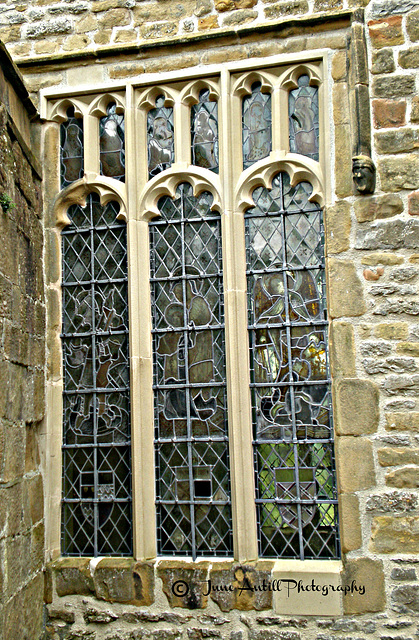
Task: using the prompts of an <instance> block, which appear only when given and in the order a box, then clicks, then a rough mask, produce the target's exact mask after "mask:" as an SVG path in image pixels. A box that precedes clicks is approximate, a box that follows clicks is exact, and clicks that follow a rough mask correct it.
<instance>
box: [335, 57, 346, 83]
mask: <svg viewBox="0 0 419 640" xmlns="http://www.w3.org/2000/svg"><path fill="white" fill-rule="evenodd" d="M347 73H348V58H347V55H346V51H337V52H336V53H335V54H334V56H333V58H332V78H333V80H334V81H335V82H339V81H340V80H345V79H346V76H347Z"/></svg>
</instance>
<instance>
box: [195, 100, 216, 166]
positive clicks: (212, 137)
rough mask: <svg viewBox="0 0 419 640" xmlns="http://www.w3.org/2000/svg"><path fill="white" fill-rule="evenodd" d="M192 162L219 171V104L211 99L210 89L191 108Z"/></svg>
mask: <svg viewBox="0 0 419 640" xmlns="http://www.w3.org/2000/svg"><path fill="white" fill-rule="evenodd" d="M191 134H192V164H196V165H197V166H198V167H204V168H205V169H210V170H211V171H214V172H215V173H218V105H217V103H216V102H212V101H210V99H209V89H203V90H202V91H201V92H200V94H199V102H198V104H194V105H193V106H192V109H191Z"/></svg>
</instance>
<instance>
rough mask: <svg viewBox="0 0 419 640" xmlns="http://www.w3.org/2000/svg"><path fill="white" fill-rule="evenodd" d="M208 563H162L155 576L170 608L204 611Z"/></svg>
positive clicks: (206, 599)
mask: <svg viewBox="0 0 419 640" xmlns="http://www.w3.org/2000/svg"><path fill="white" fill-rule="evenodd" d="M208 566H209V565H208V563H206V562H200V563H199V564H194V563H187V562H178V561H175V560H173V561H169V560H167V561H163V562H160V563H159V564H158V567H157V575H158V577H159V578H161V579H162V581H163V591H164V593H165V594H166V596H167V599H168V600H169V603H170V606H172V607H182V608H183V609H204V608H206V607H207V604H208V596H207V595H204V594H206V593H208V582H207V581H208Z"/></svg>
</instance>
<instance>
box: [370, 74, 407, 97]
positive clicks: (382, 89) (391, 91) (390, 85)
mask: <svg viewBox="0 0 419 640" xmlns="http://www.w3.org/2000/svg"><path fill="white" fill-rule="evenodd" d="M414 92H415V78H414V76H411V75H409V76H384V77H380V78H374V80H373V83H372V93H373V96H374V97H375V98H401V97H402V96H410V95H412V94H414Z"/></svg>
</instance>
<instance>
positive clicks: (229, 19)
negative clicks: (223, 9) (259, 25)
mask: <svg viewBox="0 0 419 640" xmlns="http://www.w3.org/2000/svg"><path fill="white" fill-rule="evenodd" d="M257 17H258V14H257V11H251V10H250V9H241V10H239V11H235V12H234V13H232V14H230V15H229V16H226V17H225V18H224V20H223V26H226V27H229V26H234V25H240V24H246V23H247V22H252V21H253V20H255V19H256V18H257Z"/></svg>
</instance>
